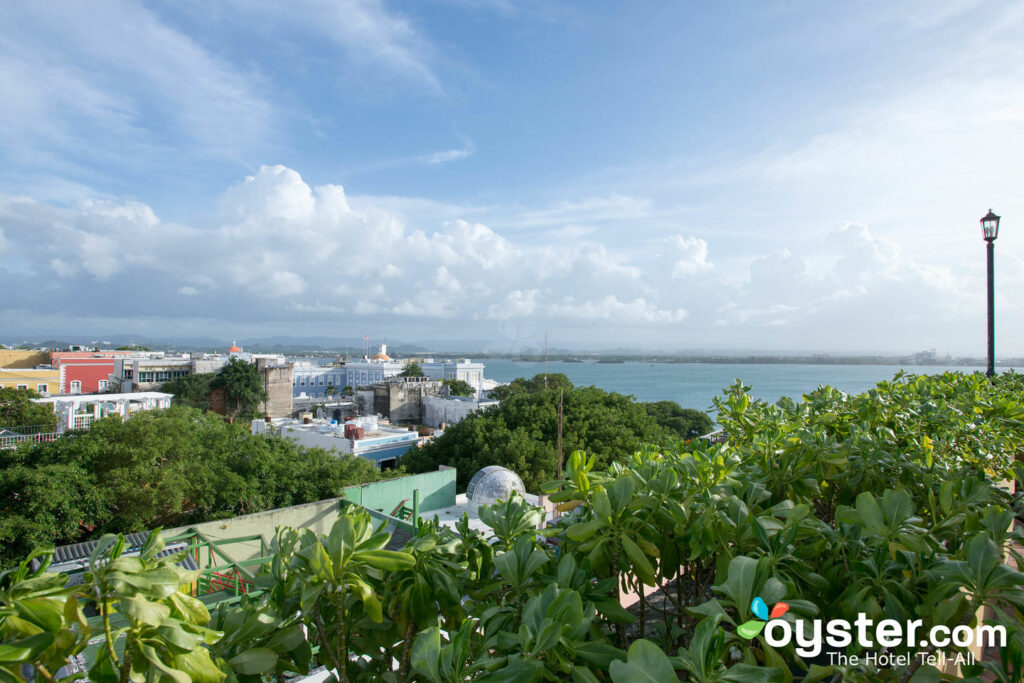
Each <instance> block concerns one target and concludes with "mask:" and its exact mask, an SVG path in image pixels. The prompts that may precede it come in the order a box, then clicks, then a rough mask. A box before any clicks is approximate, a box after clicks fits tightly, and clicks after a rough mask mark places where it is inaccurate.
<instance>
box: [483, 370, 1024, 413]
mask: <svg viewBox="0 0 1024 683" xmlns="http://www.w3.org/2000/svg"><path fill="white" fill-rule="evenodd" d="M474 360H476V359H474ZM479 360H480V362H482V363H484V364H485V365H486V369H485V370H484V376H485V377H486V378H487V379H493V380H497V381H499V382H510V381H512V380H513V379H515V378H517V377H528V378H529V377H533V376H534V375H538V374H543V373H544V362H543V361H540V362H524V361H514V360H506V359H500V358H482V359H479ZM901 369H902V370H905V371H906V372H908V373H914V374H919V375H920V374H938V373H942V372H946V371H947V370H952V371H955V372H968V373H969V372H984V370H985V368H982V367H970V366H962V365H961V366H955V367H953V366H950V367H944V366H937V365H936V366H923V365H922V366H913V365H911V366H906V367H901V366H898V365H811V364H796V363H765V364H753V363H751V364H740V363H639V362H636V363H595V362H590V361H586V362H583V363H566V362H562V361H549V362H548V364H547V371H548V372H550V373H556V372H560V373H564V374H565V375H566V376H567V377H568V378H569V379H570V380H571V381H572V383H573V384H575V385H577V386H590V385H593V386H596V387H598V388H600V389H604V390H605V391H615V392H618V393H620V394H628V395H632V396H634V397H636V399H637V400H639V401H676V402H677V403H679V405H681V406H683V407H684V408H695V409H697V410H708V409H710V408H711V400H712V399H713V398H714V397H715V396H721V395H722V389H724V388H725V387H727V386H729V385H730V384H732V383H733V382H734V381H735V380H736V379H737V378H738V379H740V380H742V381H743V383H744V384H746V385H748V386H750V387H751V392H750V393H751V394H752V395H753V396H754V397H756V398H760V399H764V400H767V401H772V402H774V401H777V400H778V399H779V398H780V397H782V396H789V397H791V398H793V399H797V400H798V399H799V398H800V397H801V396H803V394H805V393H807V392H809V391H813V390H814V389H816V388H817V387H819V386H822V385H828V386H832V387H835V388H837V389H839V390H840V391H844V392H846V393H849V394H858V393H861V392H864V391H867V390H868V389H871V388H872V387H874V386H875V384H876V383H878V382H879V381H882V380H889V379H892V377H893V376H894V375H895V374H896V373H898V372H899V371H900V370H901ZM1007 369H1008V368H999V371H1000V372H1003V371H1005V370H1007ZM1019 371H1020V370H1018V372H1019Z"/></svg>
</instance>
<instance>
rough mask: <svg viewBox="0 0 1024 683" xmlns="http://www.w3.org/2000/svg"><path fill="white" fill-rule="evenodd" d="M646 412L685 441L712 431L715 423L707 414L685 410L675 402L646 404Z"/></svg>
mask: <svg viewBox="0 0 1024 683" xmlns="http://www.w3.org/2000/svg"><path fill="white" fill-rule="evenodd" d="M643 406H644V410H646V411H647V414H648V415H650V416H651V417H653V418H654V419H655V421H656V422H657V423H658V424H659V425H661V426H662V427H664V428H665V429H667V430H669V431H670V432H672V433H674V434H677V435H678V436H680V437H681V438H683V439H695V438H697V437H698V436H703V435H705V434H707V433H708V432H710V431H711V427H712V426H713V425H714V423H713V422H712V421H711V418H710V417H708V415H707V413H703V412H701V411H699V410H693V409H692V408H683V407H682V406H680V405H679V404H678V403H676V402H675V401H655V402H653V403H644V404H643Z"/></svg>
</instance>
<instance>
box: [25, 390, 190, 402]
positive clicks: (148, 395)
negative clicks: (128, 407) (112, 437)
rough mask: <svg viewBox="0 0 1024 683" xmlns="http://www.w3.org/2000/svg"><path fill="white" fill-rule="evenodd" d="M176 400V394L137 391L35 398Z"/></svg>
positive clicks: (48, 400) (44, 400) (42, 400)
mask: <svg viewBox="0 0 1024 683" xmlns="http://www.w3.org/2000/svg"><path fill="white" fill-rule="evenodd" d="M163 398H174V394H165V393H163V392H162V391H136V392H133V393H128V394H63V395H61V396H50V397H48V398H34V399H32V400H33V401H35V402H36V403H57V402H58V401H77V402H78V403H108V402H110V401H145V400H148V399H163Z"/></svg>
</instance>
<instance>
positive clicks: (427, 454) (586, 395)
mask: <svg viewBox="0 0 1024 683" xmlns="http://www.w3.org/2000/svg"><path fill="white" fill-rule="evenodd" d="M508 387H510V391H508V392H507V393H506V397H505V398H504V399H503V400H502V402H501V405H499V406H495V407H492V408H488V409H486V410H483V411H477V412H475V413H472V414H471V415H469V416H468V417H467V418H466V419H464V420H462V421H461V422H459V423H458V424H455V425H452V426H451V427H449V428H448V429H446V430H445V432H444V434H443V435H442V436H440V437H439V438H437V439H435V440H434V441H432V442H430V443H429V444H427V445H426V446H424V447H423V448H420V449H416V450H413V451H409V452H408V453H407V454H406V455H404V456H403V457H402V461H401V462H402V464H403V465H405V466H406V467H407V468H408V469H409V470H410V471H411V472H426V471H429V470H435V469H437V466H438V465H450V466H452V467H455V468H457V469H458V485H459V487H460V489H464V488H465V487H466V485H467V484H468V483H469V479H470V478H471V477H472V476H473V475H474V474H475V473H476V472H477V471H478V470H479V469H480V468H482V467H486V466H488V465H502V466H504V467H507V468H509V469H510V470H512V471H514V472H515V473H516V474H518V475H519V476H520V477H522V479H523V483H524V484H526V487H527V489H528V490H531V491H535V490H537V488H538V487H539V486H540V484H541V483H542V482H544V481H547V480H549V479H552V478H553V477H554V476H555V473H556V471H557V449H556V443H557V438H558V398H559V390H560V389H561V391H562V392H563V393H562V400H563V406H564V407H563V430H562V444H563V453H566V454H568V453H570V452H572V451H574V450H576V449H583V450H586V451H587V452H588V453H590V454H592V455H593V456H594V457H595V458H597V462H598V464H599V465H600V466H604V467H607V466H608V465H609V464H611V463H612V462H613V461H615V460H617V459H619V458H622V457H626V456H627V455H628V454H631V453H633V452H635V451H637V450H639V449H640V448H642V447H643V445H644V444H647V443H653V444H664V443H668V442H670V441H672V440H674V437H673V435H671V434H670V433H668V432H667V431H666V430H665V429H663V428H662V427H660V426H659V425H658V424H657V422H656V421H655V420H654V418H652V417H651V416H650V415H648V414H647V411H646V410H644V408H643V405H642V404H640V403H637V402H636V401H635V400H633V398H632V397H629V396H624V395H622V394H617V393H610V392H607V391H603V390H601V389H598V388H596V387H574V386H573V385H572V383H571V382H570V381H569V380H568V378H567V377H565V375H558V374H550V375H548V388H547V389H545V388H544V376H543V375H537V376H536V377H534V378H533V379H532V380H526V379H519V380H516V381H514V382H512V383H511V384H510V385H508Z"/></svg>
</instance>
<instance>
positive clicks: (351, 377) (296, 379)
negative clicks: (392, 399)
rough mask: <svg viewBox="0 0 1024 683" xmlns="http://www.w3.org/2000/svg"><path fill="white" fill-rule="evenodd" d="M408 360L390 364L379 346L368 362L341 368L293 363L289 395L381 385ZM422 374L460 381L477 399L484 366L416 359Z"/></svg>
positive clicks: (384, 349) (320, 394)
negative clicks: (290, 393)
mask: <svg viewBox="0 0 1024 683" xmlns="http://www.w3.org/2000/svg"><path fill="white" fill-rule="evenodd" d="M407 362H408V361H407V360H393V359H392V358H391V357H390V356H388V355H387V346H386V345H384V344H381V347H380V352H379V353H377V354H376V355H374V356H372V357H369V358H366V357H364V358H362V359H361V360H356V361H349V362H347V363H344V364H343V365H315V364H313V363H296V364H295V367H294V369H293V371H292V395H293V396H295V397H299V396H301V395H302V394H305V395H306V396H309V397H325V396H326V395H327V387H328V386H331V385H333V386H334V388H335V390H336V391H337V392H338V393H340V392H341V389H342V388H343V387H346V386H350V387H352V388H355V387H359V386H366V385H370V384H376V383H377V382H384V381H386V380H388V379H391V378H392V377H397V376H398V375H399V374H400V373H401V372H402V370H403V369H404V368H405V364H406V363H407ZM416 362H417V363H418V364H419V366H420V368H422V369H423V374H424V375H426V376H427V377H429V378H430V379H442V380H443V379H461V380H462V381H463V382H466V383H467V384H469V386H471V387H473V388H474V389H475V390H476V392H477V395H479V394H480V392H481V391H482V389H483V383H484V364H483V363H474V362H473V361H471V360H469V359H468V358H459V359H455V360H452V359H439V360H435V359H433V358H425V359H421V360H419V359H417V360H416Z"/></svg>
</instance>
